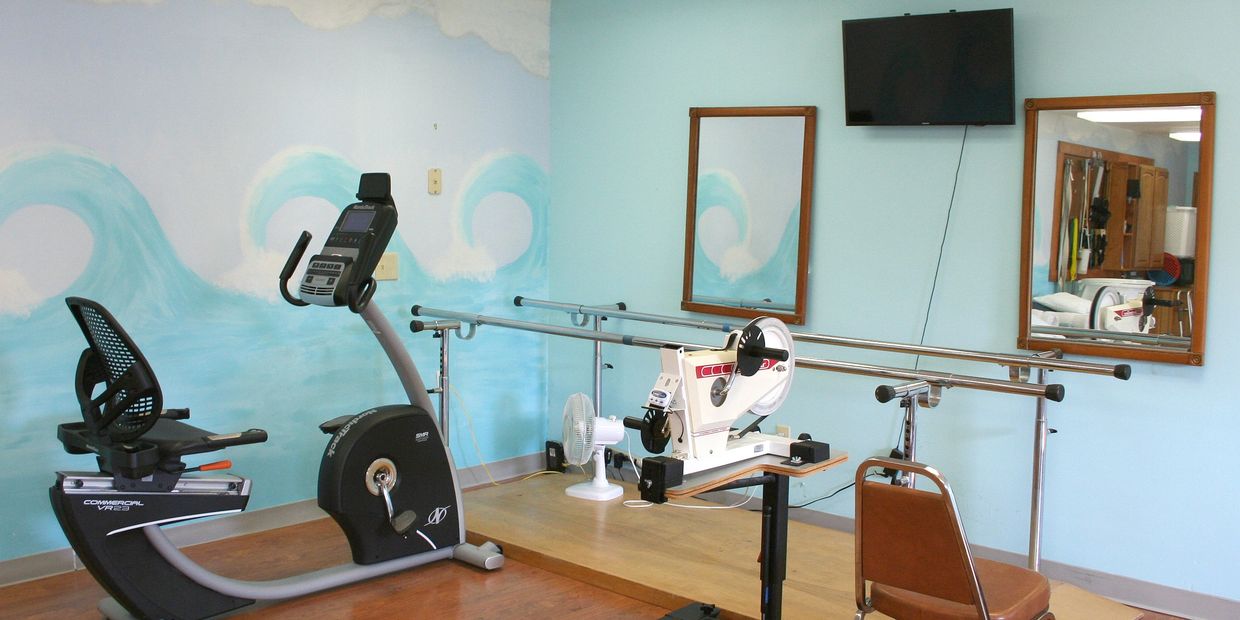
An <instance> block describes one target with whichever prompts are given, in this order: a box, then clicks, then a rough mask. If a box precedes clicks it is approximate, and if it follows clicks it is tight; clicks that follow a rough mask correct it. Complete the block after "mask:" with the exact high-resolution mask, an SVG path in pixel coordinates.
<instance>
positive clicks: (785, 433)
mask: <svg viewBox="0 0 1240 620" xmlns="http://www.w3.org/2000/svg"><path fill="white" fill-rule="evenodd" d="M775 434H776V435H777V436H779V437H784V438H786V439H792V428H790V427H789V426H788V425H787V424H776V425H775Z"/></svg>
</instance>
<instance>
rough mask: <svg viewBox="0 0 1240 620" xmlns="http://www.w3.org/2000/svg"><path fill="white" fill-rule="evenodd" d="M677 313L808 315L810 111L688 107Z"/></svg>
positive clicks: (798, 319)
mask: <svg viewBox="0 0 1240 620" xmlns="http://www.w3.org/2000/svg"><path fill="white" fill-rule="evenodd" d="M689 125H690V129H689V188H688V206H687V218H686V224H685V270H684V294H683V297H682V298H681V299H682V300H681V308H682V309H684V310H692V311H696V312H709V313H712V314H725V315H730V316H739V317H755V316H775V317H779V318H781V319H782V320H784V321H785V322H788V323H796V324H800V323H803V322H804V317H805V288H806V269H807V265H808V259H809V234H808V233H809V216H810V211H811V205H810V200H811V195H812V186H813V159H814V131H815V108H814V107H813V106H803V107H774V108H772V107H756V108H753V107H751V108H691V109H690V110H689Z"/></svg>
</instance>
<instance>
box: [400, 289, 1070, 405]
mask: <svg viewBox="0 0 1240 620" xmlns="http://www.w3.org/2000/svg"><path fill="white" fill-rule="evenodd" d="M582 308H583V309H588V307H584V306H583V307H582ZM412 312H413V314H414V316H428V317H437V318H441V319H454V320H457V321H461V322H462V323H472V324H474V325H494V326H497V327H507V328H510V329H519V330H524V331H531V332H538V333H543V334H550V335H553V336H566V337H569V338H578V339H581V340H593V341H595V342H610V343H613V344H623V345H628V346H634V347H645V348H650V349H661V348H663V347H677V348H684V349H686V350H689V351H700V350H704V349H711V348H714V347H711V346H708V345H703V344H696V343H690V342H677V341H672V340H663V339H659V338H647V337H645V336H633V335H626V334H614V333H610V332H600V331H594V330H590V329H580V328H576V327H559V326H555V325H547V324H544V323H534V322H530V321H518V320H514V319H505V318H500V317H493V316H485V315H480V314H470V313H467V312H456V311H453V310H442V309H438V308H427V307H425V306H414V307H413V308H412ZM582 314H584V313H582ZM796 365H797V366H798V367H801V368H812V369H814V370H826V371H830V372H840V373H847V374H854V375H865V376H870V377H885V378H889V379H903V380H907V381H926V382H927V383H931V384H933V385H937V386H940V387H946V388H950V387H963V388H968V389H973V390H984V391H989V392H1000V393H1005V394H1017V395H1021V396H1033V397H1036V398H1049V399H1050V400H1053V401H1056V402H1058V401H1061V400H1063V397H1064V388H1063V386H1062V385H1059V384H1051V385H1038V384H1031V383H1023V382H1018V381H1003V380H999V379H986V378H983V377H973V376H969V375H957V374H952V373H943V372H933V371H925V370H909V369H907V368H892V367H888V366H875V365H871V364H857V363H853V362H841V361H835V360H826V359H818V358H812V357H800V356H798V357H797V358H796Z"/></svg>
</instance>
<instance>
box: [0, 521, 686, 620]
mask: <svg viewBox="0 0 1240 620" xmlns="http://www.w3.org/2000/svg"><path fill="white" fill-rule="evenodd" d="M186 554H187V555H189V556H190V557H192V558H194V560H195V561H197V562H199V563H201V564H202V565H203V566H206V567H207V568H209V569H211V570H213V571H215V572H218V573H220V574H223V575H228V576H234V577H244V578H246V579H255V580H261V579H275V578H279V577H286V576H288V575H293V574H298V573H303V572H306V571H310V570H316V569H319V568H324V567H327V566H332V565H335V564H340V563H342V562H347V561H348V560H349V551H348V544H347V542H346V541H345V538H344V535H343V534H341V533H340V530H339V529H338V528H337V527H336V525H335V524H334V523H333V522H332V521H331V520H330V519H326V518H325V519H320V520H317V521H311V522H308V523H303V524H299V525H293V526H289V527H285V528H279V529H275V530H269V531H267V532H261V533H258V534H251V535H247V536H240V537H237V538H230V539H227V540H222V541H216V542H212V543H207V544H204V545H198V546H195V547H190V548H188V549H187V550H186ZM103 597H104V592H103V589H102V588H100V587H99V585H98V584H96V583H95V581H94V580H93V579H92V578H91V576H90V574H89V573H87V572H86V571H84V570H83V571H77V572H73V573H67V574H63V575H56V576H53V577H48V578H45V579H39V580H37V581H30V582H26V583H22V584H17V585H13V586H9V587H6V588H0V617H3V618H38V619H47V620H52V619H57V620H59V619H63V618H98V617H99V613H98V611H97V610H96V605H97V604H98V603H99V600H100V599H101V598H103ZM666 613H667V610H665V609H663V608H660V607H658V606H655V605H651V604H649V603H645V602H642V601H638V600H635V599H633V598H630V597H627V596H623V595H620V594H616V593H614V592H609V591H607V590H603V589H600V588H597V587H594V586H591V585H588V584H585V583H582V582H580V581H577V580H574V579H570V578H568V577H563V576H560V575H556V574H554V573H551V572H548V571H546V570H543V569H540V568H535V567H532V566H529V565H528V564H523V563H521V562H518V561H512V560H511V559H509V560H508V561H507V562H506V564H505V565H504V567H503V568H501V569H500V570H497V571H491V572H488V571H484V570H481V569H477V568H474V567H472V566H468V565H466V564H462V563H460V562H452V561H448V562H436V563H434V564H431V565H428V566H423V567H419V568H415V569H411V570H408V571H404V572H401V573H396V574H394V575H388V576H386V577H383V578H380V579H374V580H371V581H367V582H364V583H359V584H356V585H352V586H345V587H342V588H337V589H335V590H329V591H327V592H322V593H319V594H316V595H313V596H307V597H303V598H299V599H294V600H290V601H285V602H281V603H278V604H273V605H266V606H263V607H256V608H250V609H247V610H246V611H244V612H242V613H240V614H238V616H236V617H249V618H257V617H261V618H275V619H284V618H287V619H289V620H308V619H310V618H316V619H317V618H333V619H337V618H339V619H345V618H357V619H362V618H436V619H452V618H459V619H462V620H465V619H468V620H473V619H486V618H497V619H498V618H642V619H649V618H660V617H662V616H663V615H664V614H666Z"/></svg>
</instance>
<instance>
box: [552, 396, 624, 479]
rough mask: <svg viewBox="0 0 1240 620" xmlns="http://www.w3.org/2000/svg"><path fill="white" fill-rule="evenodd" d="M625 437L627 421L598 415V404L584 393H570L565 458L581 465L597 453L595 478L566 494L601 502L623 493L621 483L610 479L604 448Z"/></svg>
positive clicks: (567, 409) (565, 422)
mask: <svg viewBox="0 0 1240 620" xmlns="http://www.w3.org/2000/svg"><path fill="white" fill-rule="evenodd" d="M623 438H624V423H623V422H621V421H620V420H617V419H616V418H614V417H611V418H604V417H601V416H597V415H594V404H593V403H591V402H590V397H589V396H586V395H585V394H582V393H581V392H578V393H576V394H573V395H572V396H569V397H568V402H566V403H564V457H565V459H566V460H567V461H568V464H569V465H578V466H580V465H585V464H586V462H587V461H589V460H590V457H591V455H592V454H593V457H594V479H593V480H591V481H589V482H582V483H579V484H574V485H573V486H570V487H568V488H567V489H564V493H566V494H568V495H569V496H570V497H577V498H581V499H588V500H593V501H597V502H602V501H607V500H609V499H615V498H617V497H620V496H621V495H623V494H624V489H623V488H621V487H620V485H618V484H612V483H610V482H608V481H607V464H606V463H604V462H603V449H604V448H605V447H607V446H609V445H611V444H614V443H616V442H618V441H620V440H621V439H623Z"/></svg>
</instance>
